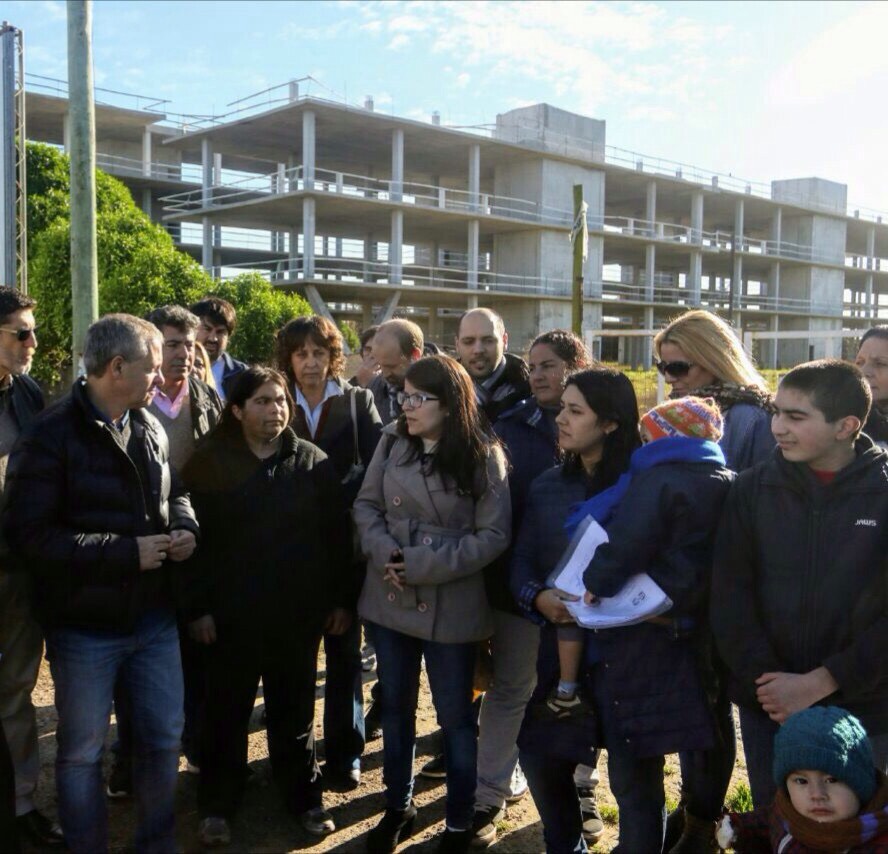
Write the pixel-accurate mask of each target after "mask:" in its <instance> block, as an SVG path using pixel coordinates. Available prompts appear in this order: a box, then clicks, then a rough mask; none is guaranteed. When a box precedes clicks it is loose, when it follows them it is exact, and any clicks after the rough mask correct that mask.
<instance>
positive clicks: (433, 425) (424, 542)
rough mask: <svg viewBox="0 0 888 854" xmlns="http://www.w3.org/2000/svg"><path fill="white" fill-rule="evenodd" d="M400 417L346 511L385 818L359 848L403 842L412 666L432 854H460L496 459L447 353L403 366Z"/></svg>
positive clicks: (506, 512)
mask: <svg viewBox="0 0 888 854" xmlns="http://www.w3.org/2000/svg"><path fill="white" fill-rule="evenodd" d="M398 402H399V404H401V406H402V407H403V414H402V415H401V417H400V418H399V419H398V421H397V422H396V423H394V424H391V425H389V426H388V427H387V428H386V429H385V431H384V432H383V437H382V441H380V443H379V445H378V446H377V448H376V454H375V455H374V457H373V460H372V462H371V463H370V468H369V469H368V471H367V475H366V477H365V479H364V484H363V486H362V488H361V492H360V493H359V495H358V498H357V500H356V501H355V504H354V515H355V521H356V523H357V526H358V530H359V532H360V535H361V545H362V547H363V550H364V554H365V555H366V557H367V578H366V581H365V582H364V587H363V590H362V591H361V598H360V601H359V605H358V610H359V613H360V615H361V617H363V618H364V619H365V620H367V621H369V622H370V623H372V624H373V626H372V629H373V640H374V644H375V646H376V655H377V662H378V673H379V683H380V689H381V690H380V695H381V702H382V730H383V737H384V739H385V742H384V743H385V750H384V769H383V770H384V779H385V783H386V807H387V808H386V812H385V816H384V817H383V819H382V821H380V823H379V824H378V825H377V827H376V828H374V829H373V830H372V831H371V833H370V836H369V837H368V848H369V850H370V851H371V852H377V851H393V850H394V849H395V847H396V845H397V844H398V842H399V841H400V840H401V839H403V838H405V837H406V836H409V834H410V831H411V829H412V825H413V819H414V818H415V816H416V807H415V806H414V805H413V803H412V801H411V794H412V791H413V759H414V752H415V751H414V742H415V735H416V705H417V696H418V692H419V674H420V663H421V661H422V658H423V657H425V661H426V671H427V673H428V677H429V684H430V686H431V690H432V701H433V702H434V704H435V711H436V713H437V716H438V722H439V723H440V725H441V729H442V731H443V734H444V744H445V755H446V757H447V759H446V763H447V823H446V830H445V833H444V836H443V837H442V841H441V850H442V851H465V850H467V848H468V843H469V838H470V836H471V830H470V828H471V825H472V818H473V807H474V799H475V786H476V779H477V777H476V765H477V740H476V734H475V720H474V715H473V713H472V674H473V670H474V662H475V644H476V642H477V641H479V640H482V639H484V638H486V637H489V635H490V634H491V631H492V625H491V615H490V609H489V606H488V604H487V596H486V593H485V590H484V576H483V572H482V570H483V569H484V567H485V566H487V564H489V563H491V561H493V559H494V558H496V557H497V556H498V555H499V554H500V553H501V552H503V551H504V550H505V549H506V547H507V546H508V543H509V537H510V533H511V531H510V527H511V506H510V502H509V487H508V480H507V477H506V462H505V456H504V454H503V452H502V449H501V448H500V446H499V443H498V442H497V440H496V439H495V438H492V437H491V436H488V435H487V434H486V433H485V432H484V430H483V429H482V427H481V422H480V420H479V413H478V409H477V407H476V405H475V394H474V390H473V388H472V382H471V379H470V378H469V375H468V374H467V373H466V371H465V369H464V368H463V367H462V366H461V365H460V364H459V363H458V362H456V361H454V360H453V359H451V358H449V357H448V356H430V357H428V358H425V359H420V360H419V361H418V362H415V363H414V364H413V365H411V367H410V368H409V370H408V371H407V376H406V380H405V383H404V391H403V392H401V393H400V394H399V399H398Z"/></svg>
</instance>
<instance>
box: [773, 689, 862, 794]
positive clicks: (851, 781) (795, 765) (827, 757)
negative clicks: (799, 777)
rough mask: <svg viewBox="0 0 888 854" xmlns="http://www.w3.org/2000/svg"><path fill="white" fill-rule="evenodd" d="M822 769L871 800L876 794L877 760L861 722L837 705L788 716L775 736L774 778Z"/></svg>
mask: <svg viewBox="0 0 888 854" xmlns="http://www.w3.org/2000/svg"><path fill="white" fill-rule="evenodd" d="M803 769H807V770H810V771H822V772H823V773H824V774H830V775H832V776H833V777H835V778H836V779H837V780H841V781H842V782H843V783H845V785H847V786H848V787H850V788H851V789H852V790H853V791H854V793H855V794H856V795H857V797H858V798H860V803H861V804H866V803H867V802H869V801H870V800H871V799H872V797H873V795H874V794H875V793H876V762H875V758H874V756H873V749H872V746H871V745H870V742H869V739H868V738H867V735H866V730H864V728H863V726H862V725H861V723H860V721H859V720H857V718H855V717H854V715H852V714H850V713H849V712H846V711H845V710H844V709H840V708H838V707H837V706H812V707H811V708H810V709H805V710H804V711H801V712H796V713H795V714H794V715H790V717H788V718H787V719H786V722H785V723H784V724H783V726H782V727H780V729H779V730H778V731H777V735H776V736H775V737H774V781H775V782H776V783H777V785H778V786H782V785H783V784H784V783H785V782H786V778H787V777H788V776H789V775H790V774H791V773H792V772H793V771H801V770H803Z"/></svg>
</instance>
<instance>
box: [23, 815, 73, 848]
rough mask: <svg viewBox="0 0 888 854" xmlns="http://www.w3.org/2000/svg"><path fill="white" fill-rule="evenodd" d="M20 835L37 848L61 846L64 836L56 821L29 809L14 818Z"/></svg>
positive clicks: (62, 845)
mask: <svg viewBox="0 0 888 854" xmlns="http://www.w3.org/2000/svg"><path fill="white" fill-rule="evenodd" d="M15 824H16V827H17V828H18V833H19V836H20V837H23V838H24V839H26V840H27V841H29V842H30V843H31V844H33V845H35V846H37V847H38V848H62V847H64V845H65V837H64V836H63V835H62V828H61V827H59V824H58V822H55V821H53V820H52V819H51V818H48V817H47V816H45V815H43V813H42V812H38V811H37V810H31V811H30V812H26V813H25V814H24V815H20V816H19V817H18V818H16V820H15Z"/></svg>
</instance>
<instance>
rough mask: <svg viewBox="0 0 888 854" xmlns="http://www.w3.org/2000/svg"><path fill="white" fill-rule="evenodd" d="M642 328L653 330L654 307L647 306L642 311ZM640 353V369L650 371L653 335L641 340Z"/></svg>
mask: <svg viewBox="0 0 888 854" xmlns="http://www.w3.org/2000/svg"><path fill="white" fill-rule="evenodd" d="M644 328H645V329H653V328H654V307H653V306H652V305H649V306H647V307H646V308H645V310H644ZM642 343H643V347H642V352H641V360H642V363H643V365H642V367H643V368H644V369H645V370H646V371H649V370H650V369H651V365H653V364H654V337H653V335H650V336H646V337H645V338H642Z"/></svg>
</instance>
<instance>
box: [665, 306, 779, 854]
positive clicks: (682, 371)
mask: <svg viewBox="0 0 888 854" xmlns="http://www.w3.org/2000/svg"><path fill="white" fill-rule="evenodd" d="M654 353H655V355H656V357H657V359H658V362H657V369H658V370H659V371H660V373H661V374H662V375H663V378H664V379H665V380H666V382H667V383H669V385H670V386H671V387H672V391H671V394H670V397H673V398H678V397H685V396H687V395H696V396H698V397H712V398H714V399H715V401H716V402H717V403H718V406H719V409H720V410H721V412H722V417H723V418H724V431H723V434H722V438H721V440H720V441H719V445H720V446H721V449H722V451H723V452H724V455H725V460H726V464H727V466H728V468H730V469H733V470H734V471H736V472H738V473H739V472H741V471H743V470H744V469H747V468H751V467H752V466H754V465H755V464H756V463H759V462H761V461H762V460H764V459H767V458H768V457H769V456H770V455H771V454H773V452H774V447H775V445H776V442H775V440H774V436H773V435H772V434H771V416H772V414H773V411H774V410H773V403H772V401H773V395H772V394H771V392H770V391H769V390H768V387H767V384H766V383H765V380H764V378H763V377H762V375H761V374H760V373H759V372H758V371H757V370H756V368H755V366H754V365H753V362H752V359H751V358H750V357H749V355H748V354H747V353H746V351H745V350H744V349H743V346H742V345H741V343H740V340H739V339H738V337H737V335H736V334H735V333H734V331H733V329H731V327H730V326H729V325H728V324H727V323H725V321H723V320H722V319H721V318H719V317H717V316H716V315H714V314H712V313H710V312H708V311H703V310H696V311H689V312H686V313H685V314H682V315H680V316H679V317H677V318H675V319H674V320H672V321H671V322H670V323H669V324H668V325H667V326H666V327H665V328H664V329H661V330H660V331H659V332H658V333H657V335H656V336H655V337H654ZM709 648H710V649H712V652H711V655H712V661H711V662H709V664H708V666H706V668H705V669H706V671H707V678H708V679H709V681H710V685H709V691H710V696H711V697H712V698H713V710H712V711H713V715H714V717H715V721H716V725H717V730H718V733H717V734H718V736H719V738H718V740H717V742H716V746H715V747H713V748H712V749H711V750H705V751H690V752H685V753H681V754H679V759H680V763H681V774H682V798H681V804H680V807H679V809H677V810H675V811H673V812H672V813H671V814H670V815H669V820H668V822H667V826H666V842H665V845H664V848H663V850H664V851H670V850H674V851H676V852H677V854H680V852H685V851H695V850H697V848H695V847H694V846H695V845H697V846H705V845H707V844H710V841H711V840H712V839H714V836H713V832H712V830H711V826H712V824H713V822H714V820H715V819H717V818H718V817H719V815H720V814H721V811H722V805H723V803H724V798H725V795H726V793H727V790H728V785H729V783H730V780H731V773H732V772H733V770H734V760H735V759H736V755H737V744H736V736H735V730H734V719H733V715H732V713H731V703H730V700H729V698H728V695H727V684H726V682H727V677H726V674H725V673H724V668H723V667H722V666H721V664H720V662H718V661H717V659H716V653H715V652H714V649H713V648H712V647H711V643H710V644H709ZM675 846H679V847H675Z"/></svg>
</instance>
